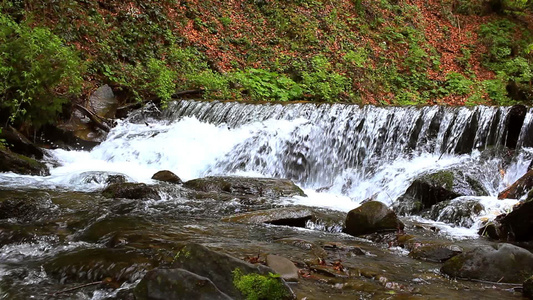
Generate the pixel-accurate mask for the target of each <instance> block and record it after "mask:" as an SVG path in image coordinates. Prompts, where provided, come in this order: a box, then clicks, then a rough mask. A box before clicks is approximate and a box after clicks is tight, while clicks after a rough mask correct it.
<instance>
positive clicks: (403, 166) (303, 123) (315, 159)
mask: <svg viewBox="0 0 533 300" xmlns="http://www.w3.org/2000/svg"><path fill="white" fill-rule="evenodd" d="M517 111H518V113H517ZM532 119H533V110H532V109H527V110H526V109H524V108H523V107H522V108H520V109H516V108H515V107H488V106H476V107H443V106H425V107H375V106H362V107H361V106H357V105H348V104H329V103H321V104H316V103H289V104H279V103H261V104H253V103H238V102H219V101H192V100H182V101H177V102H174V103H171V104H170V105H169V107H168V108H167V109H166V110H164V111H163V112H160V111H159V110H157V109H153V108H152V109H150V107H147V108H145V109H144V110H142V111H138V112H135V113H133V114H132V115H131V116H130V117H129V118H128V119H127V120H124V121H120V122H119V123H118V125H117V126H116V127H115V128H113V129H112V131H111V132H110V133H109V135H108V138H107V140H106V141H105V142H103V143H102V144H101V145H99V146H98V147H96V148H94V149H93V150H92V151H90V152H83V151H64V150H53V151H50V153H51V155H52V157H53V160H55V161H56V162H59V164H60V166H59V167H55V168H52V170H51V174H52V175H51V176H49V177H45V178H39V177H31V176H26V177H22V176H19V177H17V178H18V180H16V181H14V180H13V177H14V176H15V175H13V174H7V175H3V174H0V184H4V185H10V184H11V185H16V184H19V185H21V186H30V185H32V186H46V187H53V188H57V187H62V188H67V189H74V190H97V189H100V188H102V187H103V185H104V184H103V183H102V182H96V183H95V182H91V181H88V180H87V178H85V177H84V176H80V174H91V172H95V171H98V172H102V171H103V172H111V173H123V174H125V175H127V176H128V178H129V179H130V180H132V181H138V182H151V179H150V177H151V176H152V174H154V173H155V172H157V171H159V170H163V169H167V170H171V171H173V172H174V173H176V174H178V175H179V176H180V177H181V178H182V179H184V180H189V179H194V178H198V177H203V176H208V175H242V176H263V177H280V178H288V179H292V180H293V181H295V182H296V183H297V184H298V185H300V186H301V187H302V188H304V189H305V191H306V193H307V194H308V195H309V197H307V198H305V199H303V198H302V199H292V200H291V201H295V202H297V203H300V204H304V205H313V206H323V207H330V208H334V209H339V210H343V211H347V210H350V209H352V208H354V207H356V206H357V205H358V204H359V203H360V202H361V201H363V200H365V199H367V198H369V197H372V198H373V199H376V200H378V201H382V202H384V203H386V204H389V205H390V204H392V203H393V202H394V201H396V199H397V198H398V197H399V196H401V195H402V194H403V193H404V192H405V190H406V189H407V188H408V187H409V185H410V184H411V182H412V181H413V180H414V179H415V178H416V177H417V176H419V175H420V174H424V173H427V172H434V171H438V170H443V169H448V168H451V167H461V168H463V169H464V170H465V172H466V173H468V174H469V175H470V176H473V177H475V178H476V179H477V180H479V182H480V183H481V184H482V185H483V186H484V188H485V189H486V190H487V191H489V193H490V194H491V195H492V196H493V197H494V196H496V195H497V193H498V192H499V191H501V190H502V189H503V188H504V187H505V186H507V185H509V184H510V183H512V182H514V181H515V180H516V179H518V178H519V177H520V176H521V175H523V174H524V173H525V172H526V170H527V166H528V164H529V162H530V160H531V159H532V158H533V151H531V149H530V148H529V147H531V146H532V145H533V140H532V138H531V136H533V135H532V134H533V132H532V130H533V128H532V123H533V122H532ZM498 149H500V150H498ZM511 152H513V153H514V154H513V153H511ZM509 153H511V154H512V155H511V154H509ZM507 156H509V157H511V158H510V159H509V158H508V157H507ZM502 168H505V169H506V172H505V175H504V176H503V177H502V175H501V173H500V170H501V169H502ZM84 178H85V179H84ZM92 178H96V177H94V176H93V177H92ZM96 181H97V180H96ZM485 202H487V203H490V201H485ZM500 204H501V203H500ZM500 204H498V205H496V204H495V207H496V206H497V207H500V206H501V205H500Z"/></svg>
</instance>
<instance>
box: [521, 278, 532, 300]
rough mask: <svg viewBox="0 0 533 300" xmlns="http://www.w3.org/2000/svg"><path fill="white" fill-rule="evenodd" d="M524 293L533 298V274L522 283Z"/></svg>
mask: <svg viewBox="0 0 533 300" xmlns="http://www.w3.org/2000/svg"><path fill="white" fill-rule="evenodd" d="M522 293H523V294H524V297H526V298H528V299H533V276H531V277H529V278H528V279H526V281H524V283H523V285H522Z"/></svg>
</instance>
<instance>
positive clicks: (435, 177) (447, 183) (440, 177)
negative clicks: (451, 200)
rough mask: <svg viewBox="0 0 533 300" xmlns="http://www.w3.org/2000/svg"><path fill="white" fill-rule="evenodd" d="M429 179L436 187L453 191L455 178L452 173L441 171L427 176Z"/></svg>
mask: <svg viewBox="0 0 533 300" xmlns="http://www.w3.org/2000/svg"><path fill="white" fill-rule="evenodd" d="M427 179H428V180H429V181H431V182H433V183H435V184H436V185H439V186H442V187H443V188H445V189H448V190H451V189H452V188H453V182H454V180H455V176H454V174H453V172H452V171H440V172H437V173H434V174H431V175H428V176H427Z"/></svg>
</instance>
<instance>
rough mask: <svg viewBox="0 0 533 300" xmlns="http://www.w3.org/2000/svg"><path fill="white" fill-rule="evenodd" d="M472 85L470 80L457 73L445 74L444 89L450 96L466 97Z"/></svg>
mask: <svg viewBox="0 0 533 300" xmlns="http://www.w3.org/2000/svg"><path fill="white" fill-rule="evenodd" d="M472 84H473V82H472V80H470V79H467V78H466V77H464V76H463V75H462V74H459V73H457V72H450V73H448V74H446V87H447V90H448V92H449V93H451V94H456V95H466V94H468V93H470V91H471V88H472Z"/></svg>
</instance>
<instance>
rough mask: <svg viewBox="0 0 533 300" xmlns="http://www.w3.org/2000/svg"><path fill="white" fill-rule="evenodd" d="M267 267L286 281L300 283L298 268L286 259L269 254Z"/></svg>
mask: <svg viewBox="0 0 533 300" xmlns="http://www.w3.org/2000/svg"><path fill="white" fill-rule="evenodd" d="M266 265H267V266H269V267H270V268H272V270H274V271H275V272H276V273H278V274H279V275H280V276H281V278H283V279H285V280H286V281H298V268H297V267H296V266H295V265H294V264H293V263H292V261H290V260H289V259H287V258H286V257H283V256H279V255H272V254H269V255H267V257H266Z"/></svg>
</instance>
